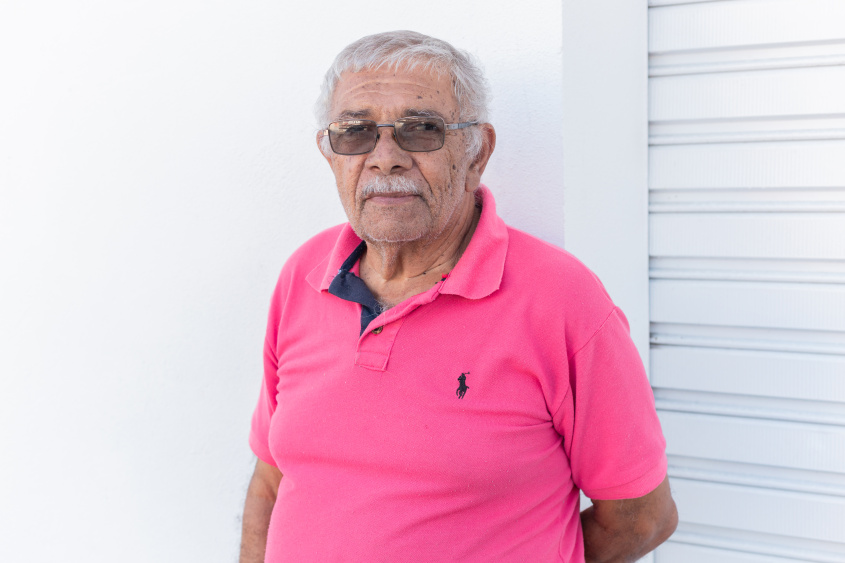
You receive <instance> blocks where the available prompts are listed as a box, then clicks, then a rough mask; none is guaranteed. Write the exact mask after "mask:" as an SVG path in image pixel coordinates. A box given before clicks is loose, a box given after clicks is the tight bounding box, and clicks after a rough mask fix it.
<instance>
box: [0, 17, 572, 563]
mask: <svg viewBox="0 0 845 563" xmlns="http://www.w3.org/2000/svg"><path fill="white" fill-rule="evenodd" d="M289 6H290V3H285V2H271V1H268V0H263V1H253V2H237V3H236V2H214V3H209V2H199V1H188V0H182V1H178V2H174V1H163V0H156V1H146V2H107V1H88V2H83V1H75V2H67V1H58V0H54V1H44V2H22V1H20V2H5V3H3V4H1V5H0V77H2V78H0V80H2V88H0V198H2V199H0V268H2V275H0V280H2V281H0V284H2V291H0V377H1V378H2V393H0V452H2V458H0V460H2V461H0V535H1V536H2V538H3V539H2V541H0V560H2V561H21V562H46V561H85V562H100V561H115V560H120V561H123V562H126V563H131V562H135V561H138V562H141V561H143V562H149V561H156V562H161V561H233V560H234V559H235V557H236V555H235V554H236V551H237V544H238V537H239V521H238V519H239V513H240V508H241V502H242V499H243V495H244V491H245V487H246V483H247V480H248V477H249V474H250V471H251V466H252V463H253V458H252V454H251V453H250V452H249V449H248V447H247V444H246V437H247V430H248V423H249V415H250V412H251V409H252V406H253V403H254V401H255V398H256V396H257V391H258V385H259V381H260V377H261V372H260V351H261V344H262V338H263V328H264V319H265V314H266V306H267V303H268V299H269V293H270V291H271V288H272V285H273V283H274V280H275V276H276V274H277V272H278V270H279V268H280V267H281V264H282V262H283V261H284V259H285V257H286V256H287V255H288V254H290V252H291V251H292V250H293V249H294V248H295V247H296V246H297V245H298V244H299V243H301V242H302V241H303V240H305V239H306V238H307V237H308V236H310V235H311V234H313V233H315V232H317V231H318V230H319V229H321V228H324V227H327V226H329V225H332V224H334V223H337V222H340V221H342V220H343V216H342V211H341V208H340V206H339V204H338V201H337V199H336V195H335V191H334V187H333V181H332V177H331V175H330V174H329V170H328V168H327V167H326V165H325V164H324V162H323V161H322V159H321V157H320V156H319V154H318V152H317V150H316V148H315V147H314V144H313V136H314V131H315V126H314V125H315V124H314V122H313V120H312V117H311V108H312V104H313V100H314V98H315V97H316V95H317V89H318V85H319V81H320V78H321V75H322V73H323V72H324V70H325V68H326V67H327V66H328V65H329V63H330V62H331V59H332V57H333V56H334V54H335V53H336V52H337V51H338V50H340V49H341V48H342V47H343V46H344V45H346V44H347V43H348V42H350V41H352V40H354V39H356V38H358V37H359V36H361V35H364V34H368V33H373V32H377V31H383V30H388V29H397V28H412V29H416V30H418V31H422V32H425V33H430V34H433V35H436V36H439V37H442V38H444V39H447V40H450V41H452V42H453V43H455V44H456V45H458V46H461V47H464V48H467V49H469V50H471V51H473V52H475V53H476V54H478V55H479V56H480V58H481V60H482V61H483V63H484V65H485V66H486V69H487V71H488V75H489V77H490V80H491V83H492V87H493V91H494V101H493V111H492V115H493V122H494V124H495V125H496V127H497V129H498V133H499V144H498V147H497V151H496V154H495V155H494V157H493V161H492V162H491V164H490V166H489V169H488V174H487V175H486V177H485V181H486V182H487V183H488V184H489V185H490V186H491V187H492V189H493V190H494V192H495V193H496V194H497V198H498V201H499V207H500V209H501V211H502V213H503V215H504V216H505V218H506V219H507V220H508V221H509V222H510V223H512V224H513V225H515V226H518V227H521V228H523V229H525V230H527V231H529V232H531V233H534V234H536V235H539V236H541V237H543V238H546V239H547V240H550V241H551V242H554V243H557V244H562V242H563V230H562V225H561V218H562V189H561V185H562V181H561V175H562V164H561V152H562V135H561V132H560V128H559V124H560V123H561V102H560V96H561V90H562V79H561V44H562V39H561V6H560V3H559V2H556V1H551V0H546V1H537V2H531V3H526V4H524V5H523V6H522V7H521V8H520V9H519V10H513V9H505V8H502V7H497V6H498V5H496V4H491V3H489V2H484V1H481V0H473V1H466V2H460V3H458V2H454V1H451V0H445V1H444V0H437V1H430V2H427V3H426V4H425V6H424V7H421V6H420V5H419V3H407V5H405V4H402V3H397V2H395V1H390V2H388V1H380V2H365V3H363V4H362V3H348V2H341V1H338V0H324V2H322V3H321V7H320V8H319V9H316V8H315V9H310V8H309V9H305V8H297V7H289Z"/></svg>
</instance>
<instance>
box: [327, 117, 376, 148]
mask: <svg viewBox="0 0 845 563" xmlns="http://www.w3.org/2000/svg"><path fill="white" fill-rule="evenodd" d="M376 136H377V132H376V123H375V121H364V120H358V119H353V120H348V121H336V122H334V123H332V124H330V125H329V143H330V144H331V146H332V150H333V151H334V152H336V153H337V154H364V153H367V152H370V151H371V150H373V149H374V148H375V147H376Z"/></svg>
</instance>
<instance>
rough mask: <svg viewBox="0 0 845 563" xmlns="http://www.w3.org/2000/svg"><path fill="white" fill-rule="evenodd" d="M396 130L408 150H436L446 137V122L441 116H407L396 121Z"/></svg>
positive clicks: (400, 140)
mask: <svg viewBox="0 0 845 563" xmlns="http://www.w3.org/2000/svg"><path fill="white" fill-rule="evenodd" d="M395 130H396V140H397V141H398V142H399V146H400V147H402V148H403V149H405V150H406V151H413V152H428V151H436V150H437V149H439V148H440V147H442V146H443V142H444V141H445V139H446V123H445V122H444V121H443V120H442V119H440V118H439V117H405V118H402V119H399V120H398V121H396V125H395Z"/></svg>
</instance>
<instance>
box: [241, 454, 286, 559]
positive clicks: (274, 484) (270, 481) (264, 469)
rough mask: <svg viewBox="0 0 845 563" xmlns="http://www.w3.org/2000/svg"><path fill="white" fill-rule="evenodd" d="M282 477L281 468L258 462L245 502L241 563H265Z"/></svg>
mask: <svg viewBox="0 0 845 563" xmlns="http://www.w3.org/2000/svg"><path fill="white" fill-rule="evenodd" d="M281 478H282V474H281V472H279V470H278V469H276V468H275V467H273V466H271V465H268V464H266V463H264V462H263V461H261V460H258V462H257V463H256V466H255V472H254V473H253V475H252V480H250V482H249V488H248V489H247V492H246V501H245V502H244V517H243V529H242V531H241V557H240V563H264V552H265V550H266V548H267V530H268V529H269V527H270V516H271V515H272V514H273V507H274V506H275V505H276V495H277V494H278V490H279V482H280V481H281Z"/></svg>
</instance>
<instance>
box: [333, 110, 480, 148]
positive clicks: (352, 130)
mask: <svg viewBox="0 0 845 563" xmlns="http://www.w3.org/2000/svg"><path fill="white" fill-rule="evenodd" d="M470 125H478V122H477V121H467V122H465V123H446V122H445V121H443V119H442V118H440V117H403V118H401V119H397V120H396V121H394V122H393V123H376V122H375V121H370V120H368V119H345V120H343V121H335V122H333V123H330V124H329V127H328V129H325V130H323V134H324V135H326V134H328V136H329V144H330V145H331V147H332V150H333V151H334V152H335V153H337V154H343V155H353V154H365V153H368V152H370V151H372V150H373V149H375V148H376V143H377V142H378V139H379V136H380V134H379V131H378V129H379V127H393V138H394V139H396V144H397V145H399V147H400V148H401V149H403V150H406V151H409V152H430V151H436V150H437V149H439V148H442V147H443V144H444V143H445V142H446V131H447V130H452V129H464V128H466V127H469V126H470Z"/></svg>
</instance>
